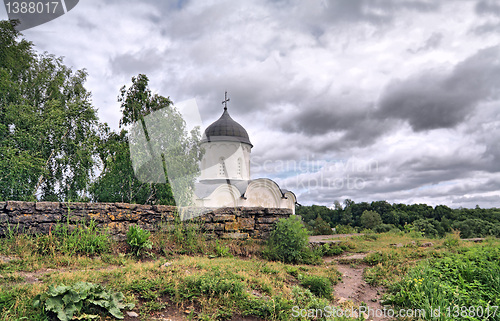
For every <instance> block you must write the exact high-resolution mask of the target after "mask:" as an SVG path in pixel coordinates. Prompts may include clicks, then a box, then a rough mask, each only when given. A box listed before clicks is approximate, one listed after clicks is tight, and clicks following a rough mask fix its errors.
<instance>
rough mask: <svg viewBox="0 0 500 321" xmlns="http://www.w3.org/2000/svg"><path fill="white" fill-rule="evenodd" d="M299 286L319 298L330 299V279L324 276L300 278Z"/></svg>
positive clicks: (331, 290) (331, 288)
mask: <svg viewBox="0 0 500 321" xmlns="http://www.w3.org/2000/svg"><path fill="white" fill-rule="evenodd" d="M300 279H301V280H300V285H302V286H303V287H304V288H306V289H308V290H310V291H311V292H312V293H313V294H314V295H316V296H317V297H320V298H326V299H331V297H332V292H333V287H332V282H331V281H330V279H328V278H327V277H324V276H316V275H306V276H303V277H301V278H300Z"/></svg>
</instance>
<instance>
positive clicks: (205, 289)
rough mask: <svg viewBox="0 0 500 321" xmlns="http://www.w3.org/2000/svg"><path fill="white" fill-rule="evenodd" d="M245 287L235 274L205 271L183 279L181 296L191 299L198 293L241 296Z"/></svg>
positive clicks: (209, 295)
mask: <svg viewBox="0 0 500 321" xmlns="http://www.w3.org/2000/svg"><path fill="white" fill-rule="evenodd" d="M244 290H245V287H244V285H243V283H242V282H241V280H240V279H238V278H237V276H236V275H233V274H231V273H226V274H224V275H221V274H220V273H218V272H214V273H206V274H203V275H201V276H192V277H187V278H186V279H184V282H183V290H181V292H180V295H181V297H184V298H188V299H193V298H195V297H198V296H200V295H204V296H206V297H209V298H210V297H222V296H231V297H242V296H244V294H245V291H244Z"/></svg>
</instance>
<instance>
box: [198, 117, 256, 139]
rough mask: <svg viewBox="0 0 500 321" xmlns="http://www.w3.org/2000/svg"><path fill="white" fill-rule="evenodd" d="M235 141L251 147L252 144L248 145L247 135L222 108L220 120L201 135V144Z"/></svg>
mask: <svg viewBox="0 0 500 321" xmlns="http://www.w3.org/2000/svg"><path fill="white" fill-rule="evenodd" d="M228 140H229V141H237V142H241V143H246V144H249V145H250V146H252V147H253V145H252V143H250V138H249V137H248V133H247V131H246V130H245V128H243V126H241V125H240V124H238V123H237V122H235V121H234V120H233V119H232V118H231V116H229V113H228V112H227V109H226V108H224V113H223V114H222V116H220V118H219V119H218V120H217V121H215V122H214V123H213V124H212V125H210V126H208V127H207V129H205V133H204V134H203V138H202V140H201V141H202V142H212V141H228Z"/></svg>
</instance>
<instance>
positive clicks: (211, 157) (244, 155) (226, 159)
mask: <svg viewBox="0 0 500 321" xmlns="http://www.w3.org/2000/svg"><path fill="white" fill-rule="evenodd" d="M202 148H204V149H205V154H204V156H203V160H202V161H201V165H202V168H201V177H200V179H202V180H203V179H220V178H228V179H242V180H249V179H250V146H249V145H246V144H241V143H237V142H230V141H221V142H209V143H204V144H202ZM222 162H223V163H224V169H221V163H222Z"/></svg>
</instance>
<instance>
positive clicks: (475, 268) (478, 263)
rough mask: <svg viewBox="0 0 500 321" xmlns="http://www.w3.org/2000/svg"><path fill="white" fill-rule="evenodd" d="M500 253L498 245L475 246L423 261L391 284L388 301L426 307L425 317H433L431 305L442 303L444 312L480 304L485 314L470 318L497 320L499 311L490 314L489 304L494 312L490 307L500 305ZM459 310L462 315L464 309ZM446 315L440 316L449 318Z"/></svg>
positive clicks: (401, 304)
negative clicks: (460, 251) (493, 314)
mask: <svg viewBox="0 0 500 321" xmlns="http://www.w3.org/2000/svg"><path fill="white" fill-rule="evenodd" d="M499 257H500V249H499V248H498V247H483V248H480V247H472V248H469V249H466V250H464V251H463V253H448V254H447V255H446V256H445V257H443V258H435V259H432V260H428V261H424V262H422V263H420V264H419V265H417V266H416V267H414V268H412V269H411V270H410V271H408V273H407V274H406V275H404V276H403V277H402V279H401V280H400V281H397V282H395V283H393V284H392V285H391V286H390V289H389V290H390V293H389V294H388V296H387V298H386V299H387V300H386V303H388V304H393V305H395V306H397V307H405V308H415V309H425V310H426V318H425V319H426V320H431V317H430V309H431V307H432V308H433V309H437V308H438V307H440V309H441V313H442V314H443V315H444V314H445V313H446V309H447V308H449V309H450V310H451V311H450V315H453V314H454V313H455V310H454V309H455V307H467V308H469V307H476V308H477V307H481V308H482V312H483V316H482V317H480V316H478V315H477V314H476V317H472V318H468V320H498V314H497V316H496V317H493V316H492V315H490V316H488V314H487V308H488V307H489V312H490V313H493V312H494V310H495V309H494V308H491V307H493V306H500V296H499V295H498V289H500V278H499V275H500V260H498V258H499ZM458 312H459V316H460V312H461V311H460V310H459V311H458ZM469 312H471V310H468V311H467V313H469ZM473 312H474V311H473ZM475 312H476V313H477V311H475ZM497 313H498V311H497ZM443 315H442V316H441V318H440V320H450V319H449V318H446V317H444V316H443ZM469 315H470V314H469ZM460 319H466V318H464V317H462V318H460ZM433 320H434V319H433Z"/></svg>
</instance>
